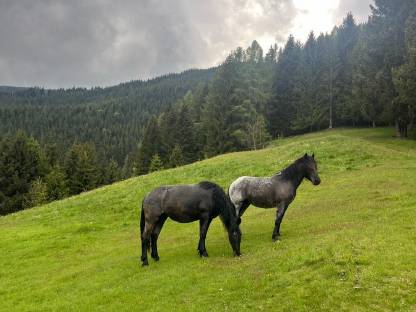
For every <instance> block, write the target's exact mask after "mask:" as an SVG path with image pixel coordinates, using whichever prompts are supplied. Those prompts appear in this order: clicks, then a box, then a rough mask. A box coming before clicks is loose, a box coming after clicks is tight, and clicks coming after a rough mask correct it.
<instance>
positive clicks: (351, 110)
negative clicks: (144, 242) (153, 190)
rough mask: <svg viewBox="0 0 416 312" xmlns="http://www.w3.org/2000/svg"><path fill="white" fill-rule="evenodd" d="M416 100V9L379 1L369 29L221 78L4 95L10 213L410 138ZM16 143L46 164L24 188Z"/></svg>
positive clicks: (261, 56)
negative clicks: (280, 156) (306, 142)
mask: <svg viewBox="0 0 416 312" xmlns="http://www.w3.org/2000/svg"><path fill="white" fill-rule="evenodd" d="M415 99H416V3H415V2H414V0H398V1H394V2H392V1H388V0H376V1H375V4H374V6H372V14H371V16H370V17H369V20H368V22H367V23H365V24H362V25H357V24H356V22H355V20H354V17H353V15H352V14H348V15H347V16H346V18H345V19H344V21H343V23H342V24H341V25H339V26H337V27H335V28H334V29H333V30H332V32H331V33H329V34H320V35H318V36H316V35H315V34H314V33H310V35H309V37H308V39H307V41H306V42H305V43H304V44H301V43H300V42H298V41H296V39H295V38H294V37H293V36H290V37H289V38H288V40H287V42H286V44H285V46H284V47H282V48H278V47H277V46H276V45H274V46H272V47H270V49H269V50H268V51H267V53H263V49H262V48H261V46H260V45H259V44H258V43H257V42H256V41H253V43H252V44H251V45H250V46H249V47H248V48H246V49H243V48H241V47H239V48H237V49H236V50H234V51H233V52H232V53H230V55H229V56H228V57H227V58H226V60H225V61H224V62H223V64H221V66H219V67H218V68H215V69H208V70H190V71H187V72H184V73H182V74H172V75H167V76H164V77H160V78H156V79H153V80H149V81H135V82H129V83H125V84H121V85H118V86H114V87H110V88H93V89H75V88H74V89H69V90H45V89H40V88H29V89H19V88H13V87H3V88H0V131H1V132H0V133H9V134H10V135H8V136H6V137H5V138H4V139H3V141H2V145H1V151H0V152H1V155H2V156H1V159H0V161H1V163H0V170H5V171H7V170H9V171H10V172H8V171H7V172H5V173H4V176H3V173H2V176H1V181H0V185H1V187H2V188H1V189H0V205H1V207H2V208H1V209H2V213H5V212H10V211H16V210H19V209H22V208H23V207H27V206H30V205H35V204H37V203H39V202H42V201H45V200H53V199H57V198H62V197H64V196H67V195H68V194H76V193H79V192H82V191H84V190H88V189H91V188H94V187H96V186H98V185H102V184H106V183H111V182H113V181H117V180H119V179H121V178H127V177H130V176H133V175H138V174H145V173H148V172H150V171H155V170H160V169H161V168H169V167H175V166H180V165H183V164H186V163H190V162H193V161H196V160H198V159H203V158H206V157H211V156H214V155H217V154H222V153H225V152H231V151H238V150H247V149H257V148H261V147H263V146H264V145H265V144H266V143H267V141H268V140H269V139H270V138H271V137H273V138H276V137H282V136H288V135H292V134H298V133H305V132H309V131H314V130H319V129H323V128H328V127H329V128H332V127H337V126H373V127H375V126H378V125H395V126H396V129H397V135H398V136H400V137H406V136H407V132H408V130H409V129H411V128H412V127H413V124H414V118H415V113H416V102H415ZM19 130H24V131H25V132H26V133H28V134H30V135H31V137H30V138H29V137H24V135H23V134H21V133H20V134H17V135H16V132H17V131H19ZM32 137H33V138H32ZM35 139H36V140H37V141H38V142H39V144H38V143H36V140H35ZM16 140H17V141H18V140H23V141H27V142H26V143H25V144H26V145H28V146H31V148H26V150H25V152H22V153H28V155H29V156H27V157H29V158H31V157H32V158H35V159H40V160H39V164H38V163H37V162H36V163H35V164H34V166H35V167H36V166H39V169H33V168H32V169H33V170H35V171H33V172H26V173H24V174H20V173H19V174H18V177H15V176H13V174H14V173H13V170H26V169H25V168H27V166H26V163H27V160H26V158H24V157H23V158H17V157H13V155H14V154H13V153H14V151H13V148H17V147H16V146H23V145H24V144H23V145H22V144H20V145H19V144H17V143H13V142H14V141H16ZM13 144H15V145H13ZM16 144H17V145H16ZM39 145H40V146H39ZM33 146H37V147H36V148H35V147H33ZM7 155H9V156H7ZM41 163H42V164H43V165H42V166H41ZM18 166H21V167H19V168H22V169H13V168H17V167H18ZM35 167H34V168H35ZM2 168H3V169H2ZM9 179H12V181H13V183H9V182H8V181H9ZM62 181H64V182H62ZM2 183H3V184H2ZM6 185H7V188H6ZM44 186H45V187H44ZM25 194H29V195H30V196H29V195H28V196H26V197H27V199H25V198H26V197H25ZM45 194H46V195H45ZM7 207H8V208H7Z"/></svg>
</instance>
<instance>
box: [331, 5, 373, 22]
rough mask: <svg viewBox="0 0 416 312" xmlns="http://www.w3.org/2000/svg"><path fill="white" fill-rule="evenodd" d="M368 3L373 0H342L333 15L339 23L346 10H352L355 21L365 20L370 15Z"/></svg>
mask: <svg viewBox="0 0 416 312" xmlns="http://www.w3.org/2000/svg"><path fill="white" fill-rule="evenodd" d="M370 4H374V0H343V1H341V2H340V5H339V7H338V10H337V16H336V17H335V18H336V20H337V23H338V24H339V23H341V22H342V19H343V18H344V17H345V16H346V15H347V13H348V12H352V14H353V15H354V17H355V19H356V21H357V22H360V23H362V22H366V21H367V19H368V16H369V15H370V11H371V10H370Z"/></svg>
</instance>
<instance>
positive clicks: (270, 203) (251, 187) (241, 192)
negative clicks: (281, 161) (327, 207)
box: [228, 154, 321, 241]
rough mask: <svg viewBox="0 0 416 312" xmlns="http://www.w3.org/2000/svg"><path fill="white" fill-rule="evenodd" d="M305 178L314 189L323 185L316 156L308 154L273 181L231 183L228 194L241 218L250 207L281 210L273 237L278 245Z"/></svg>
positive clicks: (249, 179) (255, 179)
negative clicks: (288, 213) (285, 218)
mask: <svg viewBox="0 0 416 312" xmlns="http://www.w3.org/2000/svg"><path fill="white" fill-rule="evenodd" d="M303 178H306V179H308V180H310V181H311V182H312V183H313V184H314V185H318V184H319V183H321V179H320V178H319V176H318V168H317V165H316V161H315V155H312V156H309V155H308V154H305V155H304V156H303V157H301V158H299V159H298V160H296V161H295V162H294V163H292V164H291V165H290V166H288V167H287V168H285V169H284V170H282V171H280V172H278V173H276V174H275V175H273V176H271V177H240V178H238V179H237V180H235V181H234V182H233V183H231V185H230V187H229V190H228V192H229V196H230V198H231V201H232V202H233V204H234V206H235V210H236V214H237V215H238V216H239V217H241V216H242V215H243V213H244V211H245V210H246V209H247V207H248V206H250V204H252V205H254V206H257V207H260V208H274V207H277V211H276V221H275V226H274V230H273V235H272V239H273V241H276V240H278V239H279V236H280V224H281V223H282V219H283V216H284V215H285V212H286V209H287V207H288V206H289V204H290V203H291V202H292V201H293V200H294V198H295V196H296V190H297V188H298V187H299V185H300V184H301V183H302V180H303Z"/></svg>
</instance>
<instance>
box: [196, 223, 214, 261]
mask: <svg viewBox="0 0 416 312" xmlns="http://www.w3.org/2000/svg"><path fill="white" fill-rule="evenodd" d="M211 221H212V219H211V218H209V217H205V218H201V219H200V220H199V243H198V252H199V255H200V256H201V257H208V252H207V250H206V248H205V239H206V237H207V232H208V228H209V225H210V223H211Z"/></svg>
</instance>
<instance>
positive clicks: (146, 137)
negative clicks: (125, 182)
mask: <svg viewBox="0 0 416 312" xmlns="http://www.w3.org/2000/svg"><path fill="white" fill-rule="evenodd" d="M160 149H161V144H160V136H159V127H158V122H157V119H156V117H153V118H151V119H150V121H149V123H148V124H147V127H146V129H145V130H144V134H143V140H142V142H141V145H140V148H139V152H138V157H137V166H138V173H139V174H145V173H147V172H149V167H150V162H151V159H152V157H153V155H155V154H158V153H159V151H160Z"/></svg>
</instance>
